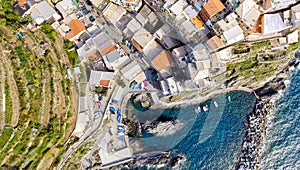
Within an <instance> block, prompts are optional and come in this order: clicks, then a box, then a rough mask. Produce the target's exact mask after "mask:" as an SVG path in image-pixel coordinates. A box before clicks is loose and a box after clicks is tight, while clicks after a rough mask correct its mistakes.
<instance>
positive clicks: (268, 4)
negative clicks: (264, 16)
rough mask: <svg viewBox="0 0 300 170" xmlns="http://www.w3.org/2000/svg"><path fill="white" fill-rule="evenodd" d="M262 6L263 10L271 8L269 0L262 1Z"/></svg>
mask: <svg viewBox="0 0 300 170" xmlns="http://www.w3.org/2000/svg"><path fill="white" fill-rule="evenodd" d="M263 5H264V6H263V7H264V9H265V10H268V9H269V8H271V7H272V3H271V0H264V4H263Z"/></svg>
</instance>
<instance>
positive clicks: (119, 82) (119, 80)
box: [116, 78, 126, 88]
mask: <svg viewBox="0 0 300 170" xmlns="http://www.w3.org/2000/svg"><path fill="white" fill-rule="evenodd" d="M116 83H117V84H118V85H119V86H121V87H122V88H124V87H125V86H126V84H125V83H124V81H123V80H122V79H121V78H117V79H116Z"/></svg>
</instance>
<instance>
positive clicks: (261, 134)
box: [119, 58, 299, 170]
mask: <svg viewBox="0 0 300 170" xmlns="http://www.w3.org/2000/svg"><path fill="white" fill-rule="evenodd" d="M298 66H299V61H298V60H297V59H296V58H293V59H291V61H290V62H289V64H288V65H287V67H286V68H285V69H283V70H282V71H281V72H279V73H277V74H276V75H275V76H274V78H273V79H271V80H270V81H267V82H266V83H265V84H264V85H263V86H262V87H260V88H257V89H255V90H252V89H249V88H246V87H239V88H236V87H228V88H227V89H223V91H222V90H221V89H220V90H219V91H216V92H213V93H211V94H209V95H207V96H205V97H200V98H199V100H198V101H197V103H199V102H203V101H205V100H208V99H210V98H212V97H214V96H217V95H220V94H224V93H227V92H230V91H235V90H242V91H247V92H253V93H254V94H255V96H256V97H258V99H257V101H256V105H255V107H254V108H253V111H252V112H251V113H250V114H249V115H248V116H247V123H246V130H245V136H244V140H243V143H242V146H241V147H242V149H241V150H242V153H241V154H240V155H239V157H238V159H237V161H236V164H235V169H249V170H252V169H258V168H259V163H260V157H261V155H262V154H263V147H264V146H263V143H264V140H265V138H266V132H267V128H268V123H269V121H270V120H269V117H270V114H272V112H273V110H274V107H275V106H274V98H275V97H276V98H277V96H278V94H279V93H281V92H282V91H283V90H284V89H286V87H287V83H286V81H287V80H288V79H289V76H290V71H291V70H294V69H295V68H296V67H298ZM147 99H148V98H147V96H146V97H145V96H143V97H141V98H138V99H137V100H136V101H135V102H139V103H140V104H141V105H142V103H143V102H145V101H146V100H147ZM152 102H153V101H152ZM191 103H193V102H191ZM191 103H190V104H191ZM145 105H146V107H145V108H149V105H148V103H147V102H146V104H145ZM145 105H144V106H145ZM154 105H155V104H154ZM184 105H186V104H185V103H184V102H174V103H170V104H169V103H164V104H162V103H161V104H159V105H158V107H159V108H171V107H180V106H184ZM150 106H151V105H150ZM150 108H151V109H153V108H152V107H150ZM135 123H137V122H135ZM138 124H139V123H138ZM150 124H151V123H150ZM141 126H142V125H141V124H139V127H140V128H141ZM153 127H155V126H153ZM170 153H171V151H169V152H157V153H156V154H149V153H145V154H142V155H143V156H136V157H135V158H134V159H133V161H131V162H129V163H126V164H123V165H119V167H120V168H129V169H131V168H136V167H140V166H145V165H146V167H152V168H166V167H173V168H175V169H179V166H180V165H182V162H184V161H185V160H186V158H185V157H184V156H183V155H177V156H171V154H170ZM145 155H147V156H145ZM177 158H178V159H177ZM179 158H180V159H179ZM182 160H184V161H182ZM172 162H173V163H172Z"/></svg>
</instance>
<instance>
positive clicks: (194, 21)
mask: <svg viewBox="0 0 300 170" xmlns="http://www.w3.org/2000/svg"><path fill="white" fill-rule="evenodd" d="M192 22H193V23H194V25H195V26H196V27H197V28H198V29H200V28H202V27H203V23H202V22H201V20H200V19H199V18H198V17H197V16H195V17H193V18H192Z"/></svg>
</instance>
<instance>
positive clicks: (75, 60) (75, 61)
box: [67, 50, 79, 66]
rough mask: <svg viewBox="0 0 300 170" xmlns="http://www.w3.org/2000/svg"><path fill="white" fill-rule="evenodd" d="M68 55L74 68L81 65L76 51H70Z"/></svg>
mask: <svg viewBox="0 0 300 170" xmlns="http://www.w3.org/2000/svg"><path fill="white" fill-rule="evenodd" d="M67 53H68V57H69V61H70V63H71V64H72V65H73V66H74V65H77V64H79V58H78V54H77V52H76V50H72V51H68V52H67Z"/></svg>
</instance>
